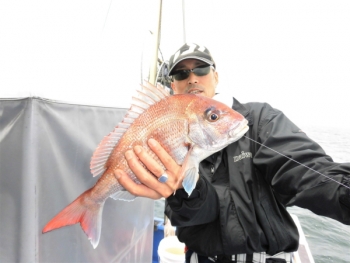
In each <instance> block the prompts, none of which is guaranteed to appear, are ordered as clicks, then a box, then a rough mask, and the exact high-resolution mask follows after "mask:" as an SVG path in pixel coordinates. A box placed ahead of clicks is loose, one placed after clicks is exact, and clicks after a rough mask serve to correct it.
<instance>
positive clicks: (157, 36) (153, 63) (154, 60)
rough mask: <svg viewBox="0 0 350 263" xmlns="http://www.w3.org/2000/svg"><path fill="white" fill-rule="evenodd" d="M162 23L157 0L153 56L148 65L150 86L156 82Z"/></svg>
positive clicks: (160, 1) (160, 8) (160, 2)
mask: <svg viewBox="0 0 350 263" xmlns="http://www.w3.org/2000/svg"><path fill="white" fill-rule="evenodd" d="M161 22H162V0H159V12H158V19H157V24H156V25H155V31H154V32H153V39H154V46H153V56H152V61H151V65H150V71H149V79H148V81H149V82H150V83H152V84H155V82H156V76H157V68H158V66H157V65H158V48H159V39H160V25H161Z"/></svg>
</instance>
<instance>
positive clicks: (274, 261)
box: [266, 258, 287, 263]
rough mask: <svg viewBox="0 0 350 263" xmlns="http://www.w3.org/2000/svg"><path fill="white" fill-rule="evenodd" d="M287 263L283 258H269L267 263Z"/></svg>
mask: <svg viewBox="0 0 350 263" xmlns="http://www.w3.org/2000/svg"><path fill="white" fill-rule="evenodd" d="M286 262H287V261H286V260H285V259H283V258H267V259H266V263H286Z"/></svg>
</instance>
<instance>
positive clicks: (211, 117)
mask: <svg viewBox="0 0 350 263" xmlns="http://www.w3.org/2000/svg"><path fill="white" fill-rule="evenodd" d="M218 118H219V116H218V115H217V114H216V113H212V114H211V115H210V120H211V121H216V120H217V119H218Z"/></svg>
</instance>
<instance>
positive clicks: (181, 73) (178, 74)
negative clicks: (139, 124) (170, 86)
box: [172, 65, 214, 81]
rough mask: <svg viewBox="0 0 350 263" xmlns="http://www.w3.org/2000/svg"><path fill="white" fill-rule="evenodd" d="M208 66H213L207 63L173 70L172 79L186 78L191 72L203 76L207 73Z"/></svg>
mask: <svg viewBox="0 0 350 263" xmlns="http://www.w3.org/2000/svg"><path fill="white" fill-rule="evenodd" d="M210 68H213V69H214V67H213V66H210V65H209V66H208V65H203V66H199V67H196V68H193V69H180V70H177V71H174V73H173V74H172V77H173V79H175V80H178V81H179V80H184V79H187V78H188V77H189V76H190V73H191V72H193V74H195V75H196V76H199V77H200V76H205V75H207V74H208V73H209V71H210Z"/></svg>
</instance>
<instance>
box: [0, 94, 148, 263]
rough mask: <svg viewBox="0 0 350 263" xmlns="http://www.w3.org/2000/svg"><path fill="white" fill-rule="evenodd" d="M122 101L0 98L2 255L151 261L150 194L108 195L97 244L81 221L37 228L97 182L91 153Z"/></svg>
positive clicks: (10, 258) (9, 259)
mask: <svg viewBox="0 0 350 263" xmlns="http://www.w3.org/2000/svg"><path fill="white" fill-rule="evenodd" d="M125 112H126V110H125V109H120V108H119V109H118V108H108V107H94V106H82V105H73V104H66V103H59V102H54V101H49V100H45V99H40V98H24V99H14V100H10V99H1V100H0V222H1V223H0V262H17V263H19V262H150V261H151V257H152V238H153V201H151V200H149V199H144V198H137V199H136V200H135V201H133V202H123V201H114V200H113V199H108V200H107V201H106V204H105V207H104V211H103V218H102V233H101V240H100V243H99V246H98V247H97V248H96V249H93V247H92V246H91V244H90V242H89V241H88V239H87V237H86V235H85V234H84V232H83V231H82V230H81V228H80V226H79V224H76V225H74V226H68V227H64V228H61V229H58V230H54V231H52V232H48V233H46V234H42V233H41V231H42V228H43V227H44V226H45V224H46V223H47V222H48V221H49V220H50V219H51V218H52V217H53V216H54V215H56V214H57V213H58V212H59V211H60V210H61V209H63V208H64V207H65V206H66V205H68V204H69V203H70V202H72V201H73V200H74V199H75V198H76V197H77V196H78V195H80V194H81V193H82V192H83V191H85V190H87V189H88V188H91V187H92V186H93V185H94V183H95V182H96V180H97V179H96V178H93V177H92V175H91V173H90V170H89V164H90V158H91V155H92V153H93V151H94V149H95V148H96V146H97V145H98V143H99V142H100V140H101V139H102V138H103V136H105V135H107V134H108V133H109V132H110V131H112V130H113V128H114V126H116V124H117V123H118V122H119V121H120V120H121V119H122V117H123V116H124V113H125Z"/></svg>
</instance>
